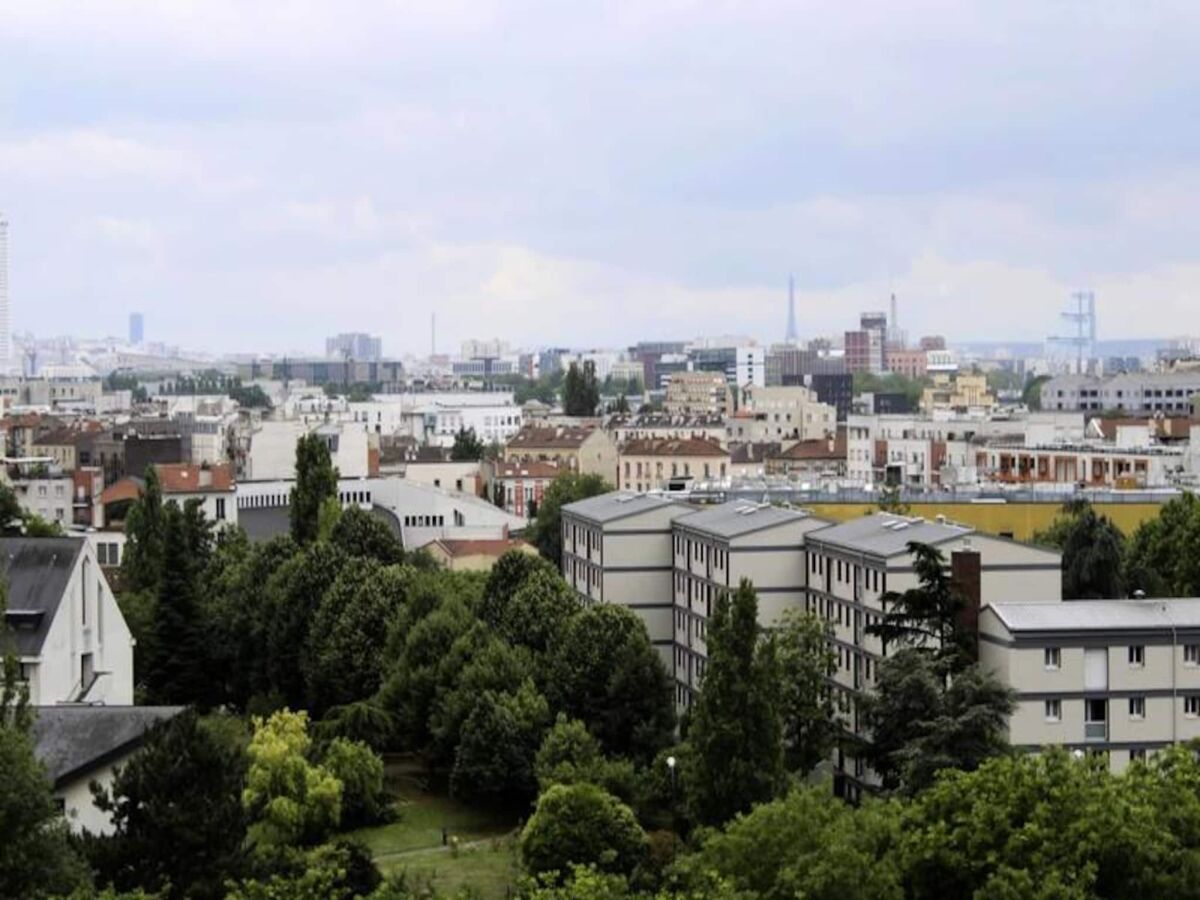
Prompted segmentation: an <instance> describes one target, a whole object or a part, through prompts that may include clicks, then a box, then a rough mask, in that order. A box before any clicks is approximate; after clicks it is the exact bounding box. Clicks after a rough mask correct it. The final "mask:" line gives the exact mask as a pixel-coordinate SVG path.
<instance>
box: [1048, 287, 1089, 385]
mask: <svg viewBox="0 0 1200 900" xmlns="http://www.w3.org/2000/svg"><path fill="white" fill-rule="evenodd" d="M1059 317H1060V318H1062V319H1064V320H1066V321H1067V322H1069V323H1071V324H1073V325H1074V326H1075V329H1074V330H1075V333H1074V334H1071V335H1051V336H1050V337H1048V338H1046V343H1048V344H1054V345H1057V346H1059V347H1065V348H1074V350H1075V360H1076V366H1077V371H1079V372H1083V363H1084V360H1085V359H1086V360H1089V361H1090V360H1092V359H1094V358H1095V356H1096V295H1095V294H1094V293H1093V292H1092V291H1075V292H1074V293H1073V294H1071V306H1069V307H1068V308H1067V309H1066V311H1065V312H1062V313H1060V314H1059Z"/></svg>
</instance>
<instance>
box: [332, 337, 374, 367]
mask: <svg viewBox="0 0 1200 900" xmlns="http://www.w3.org/2000/svg"><path fill="white" fill-rule="evenodd" d="M325 355H326V356H329V357H332V358H333V359H361V360H363V361H364V362H378V361H379V360H381V359H383V339H382V338H379V337H375V336H374V335H370V334H364V333H363V332H361V331H352V332H348V333H345V334H335V335H334V336H333V337H331V338H326V339H325Z"/></svg>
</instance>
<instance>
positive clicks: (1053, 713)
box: [1043, 694, 1200, 722]
mask: <svg viewBox="0 0 1200 900" xmlns="http://www.w3.org/2000/svg"><path fill="white" fill-rule="evenodd" d="M1128 699H1129V718H1130V719H1133V720H1135V721H1136V720H1142V719H1145V718H1146V698H1145V697H1143V696H1140V695H1138V696H1134V697H1130V698H1128ZM1089 703H1092V704H1094V708H1089V710H1088V712H1087V717H1088V721H1089V722H1104V721H1105V720H1106V719H1107V704H1106V701H1104V700H1094V701H1089ZM1102 709H1103V711H1101V710H1102ZM1183 714H1184V715H1185V716H1187V717H1188V718H1189V719H1196V718H1200V694H1188V695H1186V696H1185V697H1184V698H1183ZM1043 715H1044V717H1045V719H1046V721H1047V722H1061V721H1062V700H1060V699H1058V698H1051V699H1049V700H1046V701H1044V705H1043Z"/></svg>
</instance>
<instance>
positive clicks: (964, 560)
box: [950, 549, 983, 635]
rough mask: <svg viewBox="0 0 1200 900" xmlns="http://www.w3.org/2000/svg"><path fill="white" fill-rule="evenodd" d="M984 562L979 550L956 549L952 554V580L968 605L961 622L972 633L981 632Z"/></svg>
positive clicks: (964, 609)
mask: <svg viewBox="0 0 1200 900" xmlns="http://www.w3.org/2000/svg"><path fill="white" fill-rule="evenodd" d="M982 577H983V562H982V559H981V558H980V556H979V551H978V550H970V549H966V550H955V551H954V552H953V553H951V554H950V580H951V581H952V582H953V584H954V586H955V587H956V588H958V590H959V591H961V592H962V595H963V597H964V598H965V599H966V606H965V607H964V608H963V611H962V614H961V616H960V619H959V621H960V624H961V625H962V626H963V628H965V629H966V630H967V631H969V632H970V633H971V634H974V635H978V634H979V609H980V607H981V606H982V604H983V585H982Z"/></svg>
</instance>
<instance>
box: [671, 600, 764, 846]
mask: <svg viewBox="0 0 1200 900" xmlns="http://www.w3.org/2000/svg"><path fill="white" fill-rule="evenodd" d="M713 612H714V614H713V617H712V619H711V620H710V622H709V625H708V665H707V668H706V670H705V675H704V681H703V690H701V692H700V696H699V700H698V701H697V703H696V704H695V706H694V711H693V715H692V721H691V729H690V730H689V732H688V737H687V743H688V745H689V747H690V753H689V765H688V766H687V767H686V768H685V770H684V773H683V774H684V787H685V790H686V794H687V798H688V806H689V809H690V811H691V814H692V817H693V818H694V819H695V820H696V821H697V822H699V823H701V824H705V825H719V824H721V823H722V822H726V821H728V820H729V819H731V818H733V817H734V816H735V815H737V814H738V813H740V812H745V811H746V810H748V809H750V807H751V806H753V805H754V804H755V803H762V802H765V801H767V800H770V799H772V798H773V797H774V796H775V795H776V794H777V793H778V792H779V790H780V788H781V787H782V785H783V781H784V761H783V727H782V722H781V719H780V709H779V704H778V696H779V684H780V677H779V670H778V661H777V659H776V656H775V651H774V646H773V644H772V642H771V641H769V640H764V639H763V638H762V636H761V635H760V633H759V629H758V597H757V595H756V594H755V592H754V587H753V586H752V585H751V584H750V582H749V581H746V580H744V579H743V581H742V583H741V585H740V586H739V587H738V589H737V591H736V592H735V593H734V594H733V595H732V597H731V596H729V595H727V594H722V595H721V596H720V597H719V598H718V600H717V604H716V608H715V610H714V611H713Z"/></svg>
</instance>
